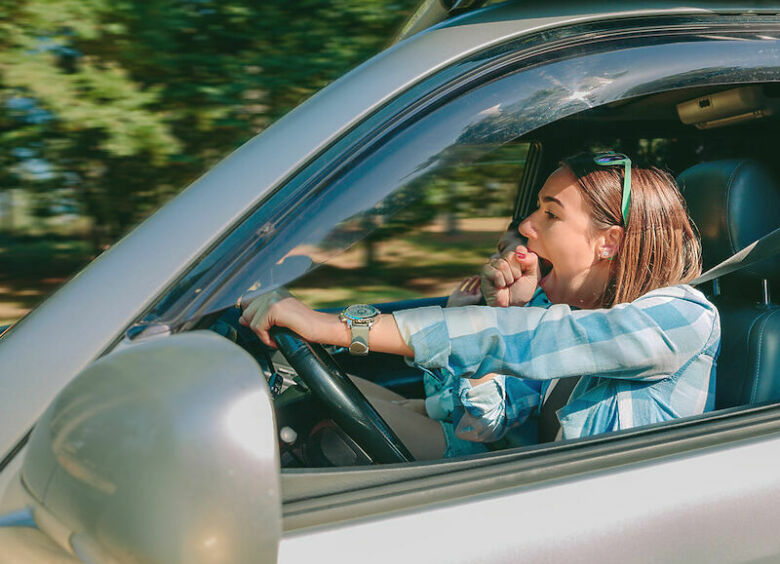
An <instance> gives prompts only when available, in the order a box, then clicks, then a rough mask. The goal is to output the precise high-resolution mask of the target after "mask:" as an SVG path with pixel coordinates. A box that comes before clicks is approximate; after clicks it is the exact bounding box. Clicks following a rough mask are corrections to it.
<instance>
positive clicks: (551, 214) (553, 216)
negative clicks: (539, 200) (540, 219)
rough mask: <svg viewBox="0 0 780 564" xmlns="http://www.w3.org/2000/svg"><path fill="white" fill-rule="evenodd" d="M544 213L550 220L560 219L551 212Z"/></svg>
mask: <svg viewBox="0 0 780 564" xmlns="http://www.w3.org/2000/svg"><path fill="white" fill-rule="evenodd" d="M544 213H545V215H546V216H547V217H549V218H550V219H558V216H557V215H555V214H554V213H553V212H551V211H546V212H544Z"/></svg>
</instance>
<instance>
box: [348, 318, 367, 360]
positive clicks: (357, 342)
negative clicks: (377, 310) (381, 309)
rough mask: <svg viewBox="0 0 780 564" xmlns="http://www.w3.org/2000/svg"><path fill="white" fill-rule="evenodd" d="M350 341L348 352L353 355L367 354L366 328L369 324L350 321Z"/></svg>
mask: <svg viewBox="0 0 780 564" xmlns="http://www.w3.org/2000/svg"><path fill="white" fill-rule="evenodd" d="M350 329H351V331H352V342H351V343H350V344H349V352H350V354H353V355H358V356H364V355H367V354H368V330H369V325H368V324H363V323H351V324H350Z"/></svg>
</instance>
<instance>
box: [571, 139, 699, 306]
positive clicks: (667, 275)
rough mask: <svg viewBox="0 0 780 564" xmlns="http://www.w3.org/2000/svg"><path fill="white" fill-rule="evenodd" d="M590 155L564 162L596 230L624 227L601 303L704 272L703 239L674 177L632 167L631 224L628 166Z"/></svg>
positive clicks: (632, 296) (620, 300) (630, 297)
mask: <svg viewBox="0 0 780 564" xmlns="http://www.w3.org/2000/svg"><path fill="white" fill-rule="evenodd" d="M594 157H595V155H594V154H592V153H580V154H577V155H574V156H572V157H568V158H566V159H564V160H563V161H561V164H562V165H564V166H566V167H568V168H569V169H570V170H571V171H572V172H573V173H574V176H576V177H577V181H578V183H579V187H580V190H581V192H582V196H583V199H584V200H585V203H586V205H587V206H588V208H589V210H590V214H591V220H592V221H593V226H594V227H595V229H597V230H600V229H607V228H608V227H611V226H613V225H617V226H620V227H624V233H623V239H622V241H621V243H620V246H619V248H618V249H616V252H615V255H614V259H613V260H612V261H611V264H610V276H609V278H610V282H609V284H608V285H607V289H606V291H605V293H604V296H603V297H602V301H601V305H602V306H603V307H611V306H613V305H615V304H619V303H625V302H632V301H634V300H635V299H637V298H638V297H639V296H642V295H643V294H646V293H647V292H649V291H651V290H655V289H656V288H663V287H665V286H672V285H674V284H684V283H686V282H690V281H691V280H693V279H694V278H696V277H697V276H699V274H701V243H700V242H699V237H698V234H697V232H696V228H695V226H694V224H693V222H692V221H691V218H690V217H689V216H688V211H687V209H686V206H685V201H684V200H683V197H682V195H681V194H680V191H679V189H678V188H677V183H676V182H675V180H674V178H673V177H672V175H670V174H669V173H668V172H664V171H663V170H661V169H658V168H656V167H650V168H638V167H636V168H635V167H632V168H631V199H630V202H629V212H628V224H627V225H625V226H624V225H623V216H622V214H621V202H622V195H623V174H624V166H623V165H622V164H621V165H613V166H602V165H598V164H596V163H595V162H594V160H593V159H594Z"/></svg>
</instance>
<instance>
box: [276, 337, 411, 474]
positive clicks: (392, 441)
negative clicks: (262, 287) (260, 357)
mask: <svg viewBox="0 0 780 564" xmlns="http://www.w3.org/2000/svg"><path fill="white" fill-rule="evenodd" d="M270 333H271V337H272V338H273V340H274V341H275V342H276V344H277V346H278V347H279V351H280V352H281V353H282V355H284V357H285V358H286V359H287V362H289V363H290V366H292V367H293V369H295V371H296V372H297V373H298V376H300V377H301V379H303V381H304V383H305V384H306V385H307V386H308V387H309V389H310V390H311V391H312V393H313V394H314V395H315V397H316V398H317V399H319V400H320V402H321V403H323V404H324V405H325V409H326V410H327V411H328V413H329V414H330V416H331V417H332V418H333V420H334V421H335V422H336V423H338V425H339V426H340V427H341V428H342V429H343V430H344V432H346V433H347V434H348V435H349V436H350V437H352V438H353V439H354V440H355V441H356V442H357V444H359V445H360V447H361V448H362V449H363V450H365V451H366V453H367V454H368V455H369V456H370V457H371V459H372V460H373V461H374V462H380V463H392V462H411V461H413V460H414V458H413V457H412V455H411V453H410V452H409V450H408V449H407V448H406V446H405V445H404V444H403V443H402V442H401V439H399V438H398V436H397V435H396V434H395V432H393V430H392V429H391V428H390V426H389V425H388V424H387V423H386V422H385V420H384V419H382V417H381V416H380V415H379V413H377V411H376V409H374V407H373V406H372V405H371V404H370V403H369V402H368V400H367V399H366V397H365V396H364V395H363V394H362V393H361V392H360V390H358V388H357V386H355V384H354V383H353V382H352V380H350V378H349V376H347V375H346V374H345V373H344V371H343V370H342V369H341V367H340V366H339V365H338V364H336V362H335V361H334V360H333V358H332V357H331V356H330V354H329V353H328V352H327V351H326V350H325V349H324V348H323V346H322V345H319V344H317V343H309V342H307V341H304V340H303V339H302V338H301V337H300V336H298V335H297V334H296V333H294V332H293V331H290V330H289V329H284V328H281V327H272V328H271V331H270Z"/></svg>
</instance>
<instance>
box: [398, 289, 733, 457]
mask: <svg viewBox="0 0 780 564" xmlns="http://www.w3.org/2000/svg"><path fill="white" fill-rule="evenodd" d="M393 315H394V317H395V319H396V322H397V323H398V327H399V329H400V331H401V335H402V337H403V339H404V340H405V341H406V343H407V344H408V345H409V346H410V348H412V349H413V350H414V363H415V364H416V365H417V366H419V367H421V368H422V369H423V370H424V371H425V372H426V393H427V395H428V399H427V400H426V408H427V410H428V414H429V415H430V416H431V417H432V418H434V419H439V420H441V421H443V422H447V423H451V424H452V425H453V426H454V429H455V434H456V435H457V436H458V437H460V438H462V439H466V440H469V441H477V442H490V441H496V440H498V439H500V438H501V437H503V436H504V434H506V432H507V431H508V430H510V429H512V428H513V427H516V426H518V425H519V424H520V423H522V422H523V421H524V420H525V419H526V418H527V417H528V416H529V415H530V414H532V413H534V412H536V411H538V409H539V407H540V405H541V399H542V398H543V397H544V394H545V391H546V389H547V387H548V386H549V381H550V380H551V379H554V378H566V377H571V376H582V378H581V379H580V381H579V383H578V384H577V386H576V387H575V388H574V391H573V392H572V394H571V397H570V399H569V401H568V403H567V404H566V405H565V406H564V407H563V408H562V409H560V410H559V411H558V418H559V419H560V421H561V428H562V433H563V438H565V439H568V438H573V437H585V436H589V435H595V434H597V433H604V432H607V431H613V430H618V429H628V428H631V427H635V426H639V425H647V424H650V423H656V422H659V421H667V420H669V419H673V418H676V417H686V416H689V415H696V414H700V413H702V412H704V411H706V410H710V409H712V408H713V406H714V402H715V364H716V362H715V359H716V357H717V354H718V350H719V346H720V323H719V319H718V312H717V310H716V309H715V306H713V305H712V304H711V303H710V302H709V301H707V299H706V298H705V297H704V295H703V294H702V293H701V292H699V291H698V290H695V289H693V288H692V287H690V286H687V285H680V286H673V287H669V288H661V289H657V290H654V291H652V292H648V293H647V294H645V295H644V296H642V297H640V298H638V299H637V300H635V301H634V302H632V303H626V304H619V305H616V306H614V307H612V308H609V309H593V310H577V309H572V308H570V307H569V306H568V305H565V304H550V302H549V301H548V300H547V299H546V296H544V294H543V293H542V292H541V291H538V292H537V294H536V295H535V296H534V299H533V300H532V301H531V302H530V303H529V304H528V305H527V306H525V307H509V308H493V307H486V306H468V307H460V308H448V309H442V308H440V307H425V308H419V309H413V310H406V311H399V312H396V313H394V314H393ZM489 373H499V376H497V377H496V378H495V379H493V380H492V381H489V382H486V383H484V384H481V385H479V386H475V387H472V385H471V383H470V380H468V379H469V378H479V377H481V376H484V375H486V374H489Z"/></svg>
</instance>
